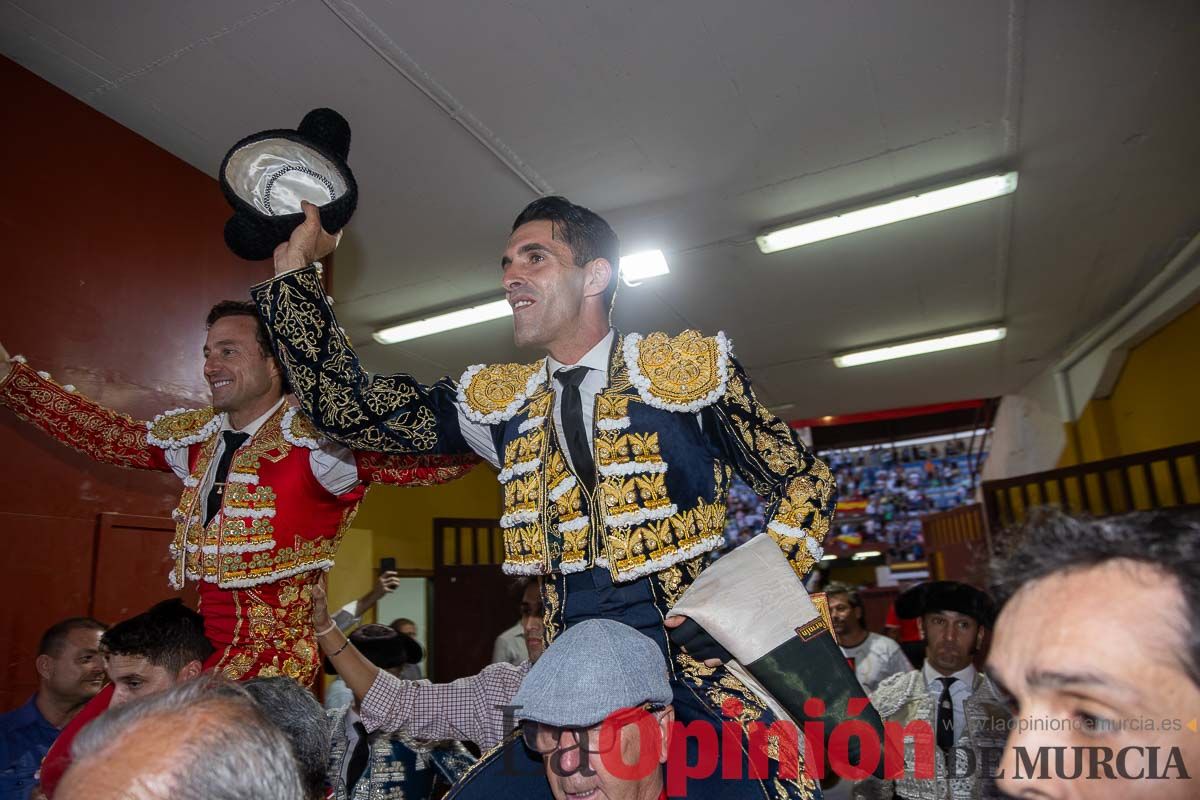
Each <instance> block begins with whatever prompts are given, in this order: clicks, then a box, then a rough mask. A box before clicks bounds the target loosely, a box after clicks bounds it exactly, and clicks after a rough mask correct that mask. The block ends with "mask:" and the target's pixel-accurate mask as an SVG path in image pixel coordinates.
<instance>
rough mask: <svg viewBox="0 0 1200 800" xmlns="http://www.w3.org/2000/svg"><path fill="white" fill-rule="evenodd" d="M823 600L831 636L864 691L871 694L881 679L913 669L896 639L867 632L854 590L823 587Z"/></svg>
mask: <svg viewBox="0 0 1200 800" xmlns="http://www.w3.org/2000/svg"><path fill="white" fill-rule="evenodd" d="M825 599H826V601H827V602H828V603H829V618H830V620H831V621H832V622H833V633H834V636H836V637H837V641H838V644H839V645H840V646H841V648H842V654H843V655H845V656H846V660H847V661H849V662H850V666H851V668H853V670H854V674H855V675H856V676H857V677H858V682H859V683H861V684H862V686H863V688H864V689H866V690H867V691H868V692H873V691H875V689H876V688H877V687H878V686H879V684H880V683H882V682H883V679H884V678H889V677H891V676H892V675H895V674H896V673H899V672H908V671H909V670H911V669H912V668H913V666H912V664H910V663H909V661H908V659H907V658H906V657H905V656H904V652H903V651H902V650H901V649H900V645H898V644H896V642H895V640H893V639H891V638H889V637H887V636H882V635H880V634H878V633H874V632H872V631H869V630H867V619H866V612H865V611H864V610H863V602H862V598H861V597H860V596H859V594H858V590H857V589H855V588H854V587H853V586H850V585H848V584H845V583H831V584H829V586H827V587H825Z"/></svg>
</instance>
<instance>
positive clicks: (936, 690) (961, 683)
mask: <svg viewBox="0 0 1200 800" xmlns="http://www.w3.org/2000/svg"><path fill="white" fill-rule="evenodd" d="M921 672H922V673H923V674H924V676H925V685H926V686H927V687H929V694H930V695H932V696H933V700H934V704H935V705H934V708H937V705H936V703H937V699H938V698H939V697H941V696H942V682H941V680H939V679H940V678H942V677H949V678H957V679H958V680H956V681H955V682H954V683H952V684H950V700H951V702H953V703H954V741H955V742H957V741H958V740H959V739H960V738H962V735H963V731H964V730H965V729H966V727H967V715H966V712H965V711H963V703H964V702H966V699H967V698H968V697H970V696H971V692H973V691H974V690H975V675H976V674H977V673H978V670H977V669H975V665H974V664H968V665H967V666H965V667H963V668H962V669H960V670H959V671H958V672H956V673H954V674H953V675H947V676H943V675H942V673H940V672H938V671H937V670H936V669H934V668H933V667H931V666H929V661H926V662H925V665H924V666H923V667H921Z"/></svg>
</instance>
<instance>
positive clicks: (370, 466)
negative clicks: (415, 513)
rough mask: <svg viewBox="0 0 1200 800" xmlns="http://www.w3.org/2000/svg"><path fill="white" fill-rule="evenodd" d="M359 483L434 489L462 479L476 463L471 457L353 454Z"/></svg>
mask: <svg viewBox="0 0 1200 800" xmlns="http://www.w3.org/2000/svg"><path fill="white" fill-rule="evenodd" d="M354 460H355V461H357V462H358V479H359V480H361V481H363V482H365V483H390V484H392V485H393V486H436V485H437V484H439V483H449V482H450V481H452V480H455V479H457V478H461V477H462V476H463V475H466V474H467V473H468V472H470V471H471V469H472V468H473V467H474V466H475V465H476V464H478V463H479V458H478V457H476V456H474V455H452V456H402V455H391V454H388V453H374V452H363V451H359V450H355V451H354Z"/></svg>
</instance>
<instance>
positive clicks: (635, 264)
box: [371, 250, 671, 344]
mask: <svg viewBox="0 0 1200 800" xmlns="http://www.w3.org/2000/svg"><path fill="white" fill-rule="evenodd" d="M620 270H621V277H622V278H623V279H624V281H625V283H626V284H627V285H629V286H637V285H638V284H639V283H641V282H642V281H643V280H645V279H646V278H653V277H655V276H658V275H666V274H667V273H669V272H670V271H671V270H670V268H669V267H668V266H667V259H666V258H665V257H664V256H663V253H662V251H661V250H647V251H645V252H642V253H634V254H632V255H628V256H622V257H621V266H620ZM510 316H512V306H510V305H509V304H508V301H507V300H495V301H493V302H490V303H482V304H480V305H475V306H470V307H469V308H460V309H458V310H457V311H448V312H446V313H445V314H438V315H437V316H434V317H426V318H425V319H418V320H414V321H413V322H405V323H402V324H400V325H392V326H391V327H389V328H381V329H380V330H377V331H375V333H373V334H371V335H372V337H373V338H374V339H375V341H377V342H379V343H380V344H396V343H398V342H407V341H409V340H410V339H420V338H421V337H422V336H431V335H433V334H435V333H445V332H446V331H452V330H454V329H456V328H465V327H467V326H468V325H476V324H478V323H480V322H488V321H490V320H493V319H500V318H501V317H510Z"/></svg>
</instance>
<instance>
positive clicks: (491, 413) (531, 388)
mask: <svg viewBox="0 0 1200 800" xmlns="http://www.w3.org/2000/svg"><path fill="white" fill-rule="evenodd" d="M545 382H546V359H544V358H543V359H542V360H541V361H537V362H535V363H533V364H476V365H475V366H472V367H467V371H466V372H464V373H463V375H462V377H461V378H460V379H459V381H458V405H459V408H461V409H462V412H463V413H464V414H465V415H466V416H467V418H468V419H470V420H472V421H474V422H478V423H481V424H483V425H494V424H495V423H497V422H503V421H505V420H508V419H511V418H512V416H513V415H514V414H516V413H517V412H518V411H519V410H520V409H521V406H522V405H524V403H525V401H526V400H528V399H529V398H530V397H531V396H532V395H533V393H534V392H536V391H537V390H538V388H539V387H540V386H541V385H542V384H544V383H545Z"/></svg>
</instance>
